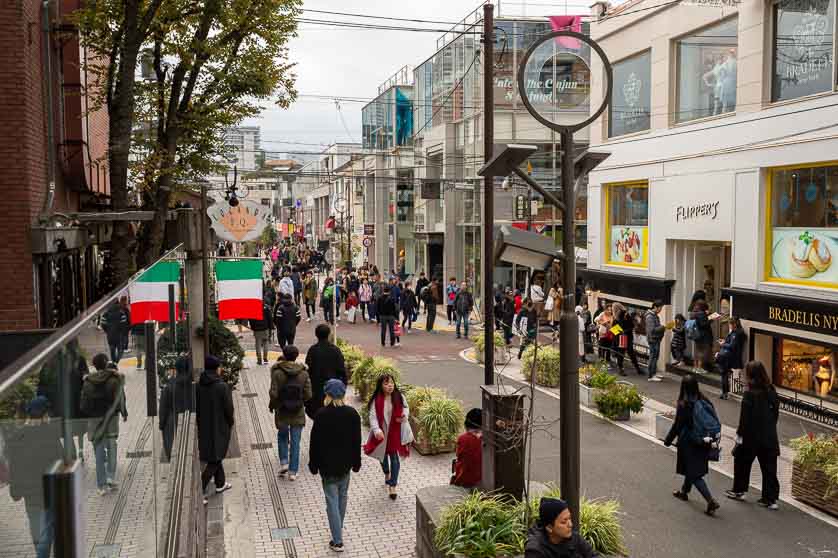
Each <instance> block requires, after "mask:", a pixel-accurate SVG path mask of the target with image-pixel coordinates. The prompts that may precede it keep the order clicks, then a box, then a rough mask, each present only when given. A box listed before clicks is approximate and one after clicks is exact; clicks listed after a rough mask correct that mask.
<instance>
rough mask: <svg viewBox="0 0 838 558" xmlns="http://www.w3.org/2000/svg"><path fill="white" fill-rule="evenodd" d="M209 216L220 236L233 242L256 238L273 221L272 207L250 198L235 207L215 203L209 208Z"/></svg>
mask: <svg viewBox="0 0 838 558" xmlns="http://www.w3.org/2000/svg"><path fill="white" fill-rule="evenodd" d="M207 217H209V220H210V225H211V226H212V228H213V229H214V230H215V234H216V235H217V236H218V238H220V239H222V240H230V241H232V242H247V241H249V240H256V239H257V238H259V235H261V234H262V231H263V230H265V227H268V226H270V224H271V222H272V216H271V213H270V208H268V207H266V206H264V205H262V204H259V203H256V202H253V201H249V200H241V201H240V202H239V203H238V205H236V206H235V207H229V206H228V205H227V204H226V203H216V204H213V205H211V206H210V207H208V208H207Z"/></svg>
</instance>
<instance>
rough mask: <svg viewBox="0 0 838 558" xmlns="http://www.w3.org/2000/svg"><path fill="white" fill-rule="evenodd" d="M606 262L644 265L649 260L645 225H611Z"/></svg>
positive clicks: (636, 265) (635, 265)
mask: <svg viewBox="0 0 838 558" xmlns="http://www.w3.org/2000/svg"><path fill="white" fill-rule="evenodd" d="M609 240H610V246H609V251H608V260H609V261H608V263H610V264H614V265H629V266H634V267H646V266H647V265H648V262H649V255H648V252H649V239H648V230H647V227H638V226H620V225H613V226H612V227H611V238H610V239H609Z"/></svg>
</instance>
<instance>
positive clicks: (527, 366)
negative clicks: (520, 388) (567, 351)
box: [521, 345, 561, 387]
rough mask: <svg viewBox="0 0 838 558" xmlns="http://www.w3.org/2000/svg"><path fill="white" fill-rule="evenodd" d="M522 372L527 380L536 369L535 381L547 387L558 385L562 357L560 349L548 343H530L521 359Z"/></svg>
mask: <svg viewBox="0 0 838 558" xmlns="http://www.w3.org/2000/svg"><path fill="white" fill-rule="evenodd" d="M521 364H522V366H521V374H522V375H523V376H524V379H526V380H527V381H529V380H530V378H531V377H532V373H533V370H534V371H535V383H536V384H538V385H540V386H545V387H558V385H559V372H560V370H561V357H560V356H559V350H558V349H554V348H553V347H550V346H548V345H539V346H538V347H535V346H533V345H530V346H529V347H527V349H526V350H525V351H524V354H523V358H522V359H521Z"/></svg>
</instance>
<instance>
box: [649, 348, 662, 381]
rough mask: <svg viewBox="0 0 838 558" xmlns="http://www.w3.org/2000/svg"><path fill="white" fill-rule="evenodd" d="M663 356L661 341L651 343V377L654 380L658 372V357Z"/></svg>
mask: <svg viewBox="0 0 838 558" xmlns="http://www.w3.org/2000/svg"><path fill="white" fill-rule="evenodd" d="M660 354H661V344H660V341H658V342H657V343H649V377H650V378H654V377H655V374H657V372H658V357H660Z"/></svg>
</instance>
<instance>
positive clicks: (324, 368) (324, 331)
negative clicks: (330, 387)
mask: <svg viewBox="0 0 838 558" xmlns="http://www.w3.org/2000/svg"><path fill="white" fill-rule="evenodd" d="M331 334H332V328H330V327H329V326H328V325H326V324H320V325H319V326H317V327H316V328H314V335H315V336H316V337H317V343H315V344H314V345H312V346H311V347H309V349H308V353H306V366H307V367H308V376H309V378H311V399H309V400H308V401H306V414H307V415H308V416H309V418H312V419H313V418H314V415H316V414H317V411H319V410H320V409H321V407H323V388H324V386H325V385H326V382H327V381H329V380H331V379H333V378H336V379H338V380H340V381H341V382H343V383H344V384H345V383H347V377H346V363H345V362H344V360H343V353H341V352H340V349H338V348H337V346H336V345H335V344H334V343H332V342H331V341H329V336H330V335H331Z"/></svg>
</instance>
